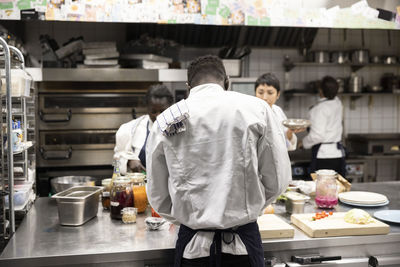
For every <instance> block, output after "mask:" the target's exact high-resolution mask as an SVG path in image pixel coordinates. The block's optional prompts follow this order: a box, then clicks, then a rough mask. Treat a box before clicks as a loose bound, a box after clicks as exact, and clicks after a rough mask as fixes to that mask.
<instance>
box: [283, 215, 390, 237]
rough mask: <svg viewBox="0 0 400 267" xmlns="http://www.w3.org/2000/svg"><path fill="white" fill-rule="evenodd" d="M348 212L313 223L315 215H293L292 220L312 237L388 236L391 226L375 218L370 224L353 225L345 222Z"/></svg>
mask: <svg viewBox="0 0 400 267" xmlns="http://www.w3.org/2000/svg"><path fill="white" fill-rule="evenodd" d="M345 214H346V212H335V213H334V214H333V215H330V216H329V217H326V218H323V219H320V220H316V221H312V220H311V218H312V217H313V216H314V215H315V214H314V213H304V214H292V216H291V217H290V220H291V221H292V223H293V224H294V225H295V226H297V227H298V228H300V229H301V230H302V231H303V232H305V233H306V234H307V235H308V236H310V237H327V236H348V235H382V234H388V233H389V231H390V227H389V225H387V224H385V223H383V222H381V221H378V220H376V219H374V218H373V220H374V222H372V223H369V224H353V223H347V222H345V221H344V215H345Z"/></svg>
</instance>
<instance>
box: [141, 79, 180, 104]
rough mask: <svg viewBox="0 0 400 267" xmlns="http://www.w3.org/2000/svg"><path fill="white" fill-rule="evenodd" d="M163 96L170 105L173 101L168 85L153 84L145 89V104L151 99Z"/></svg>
mask: <svg viewBox="0 0 400 267" xmlns="http://www.w3.org/2000/svg"><path fill="white" fill-rule="evenodd" d="M164 97H165V98H166V99H167V101H168V104H170V105H172V103H173V102H174V97H173V96H172V94H171V91H170V90H169V89H168V87H167V86H165V85H163V84H153V85H151V86H150V87H149V89H148V90H147V93H146V102H147V104H150V101H151V100H152V99H160V98H164Z"/></svg>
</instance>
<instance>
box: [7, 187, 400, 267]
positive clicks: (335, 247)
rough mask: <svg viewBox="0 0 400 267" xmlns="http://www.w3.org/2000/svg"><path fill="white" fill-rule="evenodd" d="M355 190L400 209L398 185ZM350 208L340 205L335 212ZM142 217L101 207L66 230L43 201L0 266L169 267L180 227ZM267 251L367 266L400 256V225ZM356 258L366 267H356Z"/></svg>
mask: <svg viewBox="0 0 400 267" xmlns="http://www.w3.org/2000/svg"><path fill="white" fill-rule="evenodd" d="M353 190H365V191H374V192H379V193H383V194H385V195H387V196H388V198H389V200H390V204H389V205H388V206H385V207H381V208H379V209H367V211H368V212H370V213H371V214H373V212H375V211H376V210H383V209H400V182H385V183H383V182H382V183H366V184H354V185H353ZM100 206H101V205H100ZM351 208H352V207H350V206H345V205H339V206H338V207H337V209H336V211H346V210H349V209H351ZM306 212H315V207H314V205H313V204H309V205H308V206H306ZM276 214H279V215H282V217H283V218H284V219H285V220H287V221H289V215H287V214H286V213H285V212H284V207H283V206H282V205H276ZM144 218H145V216H138V220H137V223H136V224H133V225H125V224H123V223H122V222H120V221H114V220H111V219H110V216H109V212H107V211H103V210H102V209H101V207H100V209H99V212H98V214H97V217H96V218H94V219H92V220H91V221H89V222H87V223H86V224H84V225H83V226H80V227H66V226H61V225H60V224H59V222H58V214H57V206H56V202H55V201H54V200H52V199H50V198H39V199H38V200H37V201H36V202H35V204H34V206H33V207H32V209H31V210H30V211H29V213H28V215H27V217H26V218H25V220H24V221H23V223H22V224H21V226H20V227H19V228H18V230H17V232H16V234H15V235H14V236H13V238H12V239H11V240H10V241H9V243H8V245H7V247H6V248H5V250H4V251H3V253H2V254H1V256H0V266H9V267H12V266H18V267H21V266H94V264H96V266H169V265H157V264H160V263H168V262H169V263H170V262H172V259H173V247H174V243H175V236H176V230H177V227H175V226H173V225H171V226H169V227H168V226H166V227H164V228H163V229H162V230H161V231H148V230H146V228H145V225H144ZM263 247H264V251H265V255H266V257H270V256H274V257H277V258H278V261H281V262H283V261H289V260H290V256H291V255H304V254H315V253H321V254H324V255H327V256H335V255H341V256H342V257H343V258H346V259H347V261H348V262H351V265H348V266H366V265H365V263H366V261H367V259H368V256H371V255H372V256H382V255H400V225H391V230H390V233H389V234H388V235H375V236H347V237H330V238H309V237H308V236H306V235H305V234H304V233H303V232H301V231H300V230H298V229H295V236H294V238H289V239H265V240H263ZM354 259H360V260H358V262H363V264H364V265H357V264H355V263H354V262H353V261H354ZM152 264H155V265H152ZM360 264H361V263H360ZM324 266H329V265H324ZM335 266H336V265H335ZM343 266H346V265H343Z"/></svg>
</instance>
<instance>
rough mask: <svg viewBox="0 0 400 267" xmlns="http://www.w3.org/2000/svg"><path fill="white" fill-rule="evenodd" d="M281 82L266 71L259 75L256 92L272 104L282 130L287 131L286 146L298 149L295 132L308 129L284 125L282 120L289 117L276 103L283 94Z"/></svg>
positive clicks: (257, 95)
mask: <svg viewBox="0 0 400 267" xmlns="http://www.w3.org/2000/svg"><path fill="white" fill-rule="evenodd" d="M280 88H281V87H280V83H279V80H278V78H277V77H276V76H275V75H274V74H272V73H265V74H263V75H261V76H260V77H258V79H257V81H256V84H255V94H256V97H258V98H260V99H262V100H264V101H265V102H267V103H268V105H270V106H271V108H272V111H273V112H274V113H275V116H276V119H277V120H278V123H279V125H280V127H281V128H282V131H284V133H285V138H286V146H287V149H288V150H289V151H293V150H296V147H297V136H296V134H295V133H299V132H303V131H305V130H306V129H298V130H295V131H292V130H291V129H289V128H287V127H285V126H283V124H282V122H283V121H284V120H287V117H286V115H285V113H284V112H283V110H282V109H281V108H280V107H279V106H277V105H275V103H276V101H277V100H278V99H279V96H280V94H281V91H280Z"/></svg>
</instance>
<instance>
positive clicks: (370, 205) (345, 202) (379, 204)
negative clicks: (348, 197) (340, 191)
mask: <svg viewBox="0 0 400 267" xmlns="http://www.w3.org/2000/svg"><path fill="white" fill-rule="evenodd" d="M339 200H340V202H342V203H344V204H346V205H350V206H355V207H363V208H373V207H382V206H386V205H387V204H389V200H388V201H386V202H384V203H378V204H360V203H354V202H347V201H344V200H342V199H339Z"/></svg>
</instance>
